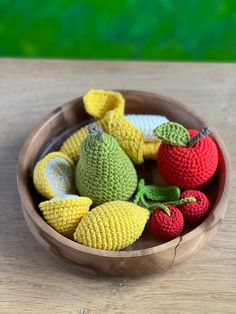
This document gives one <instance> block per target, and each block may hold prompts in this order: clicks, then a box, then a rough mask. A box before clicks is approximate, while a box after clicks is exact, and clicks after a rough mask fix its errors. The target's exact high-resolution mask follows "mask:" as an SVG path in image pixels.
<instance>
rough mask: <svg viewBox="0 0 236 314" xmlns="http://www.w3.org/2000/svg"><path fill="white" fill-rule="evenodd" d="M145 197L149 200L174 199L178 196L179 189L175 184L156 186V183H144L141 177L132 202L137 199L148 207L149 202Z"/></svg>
mask: <svg viewBox="0 0 236 314" xmlns="http://www.w3.org/2000/svg"><path fill="white" fill-rule="evenodd" d="M145 198H147V199H148V200H151V201H163V202H167V201H174V200H178V199H179V198H180V189H179V188H178V187H177V186H167V187H158V186H156V185H145V181H144V180H143V179H141V180H140V181H139V184H138V191H137V194H136V195H135V197H134V204H138V202H139V201H141V203H142V204H143V205H144V206H145V207H148V206H149V204H148V203H147V202H146V200H145Z"/></svg>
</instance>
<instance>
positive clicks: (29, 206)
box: [16, 89, 232, 258]
mask: <svg viewBox="0 0 236 314" xmlns="http://www.w3.org/2000/svg"><path fill="white" fill-rule="evenodd" d="M117 91H119V92H121V93H122V94H123V96H124V97H126V95H127V94H128V95H129V96H130V95H134V96H137V95H140V96H142V97H145V96H152V97H154V98H156V100H157V101H158V99H159V100H162V101H165V102H169V103H172V104H173V105H175V106H177V107H179V108H180V109H183V110H185V111H186V112H188V113H189V114H191V115H193V116H195V117H196V118H197V119H198V120H200V121H201V122H203V123H204V125H207V126H209V127H210V129H211V130H212V133H211V134H212V135H213V137H214V139H215V140H216V142H217V144H218V146H219V148H220V150H221V152H222V155H223V157H224V161H225V171H226V176H225V182H224V189H223V192H222V193H221V195H218V196H217V199H216V202H215V205H214V207H213V208H212V210H211V212H210V214H209V215H208V217H207V218H206V219H205V220H204V221H203V222H202V223H201V224H200V225H199V226H198V227H196V228H195V229H193V230H191V231H189V232H187V233H186V234H185V235H183V236H180V237H178V238H176V239H174V240H172V241H169V242H167V243H163V244H158V245H156V246H153V247H151V248H145V249H138V250H132V251H108V250H102V249H95V248H90V247H87V246H85V245H82V244H79V243H76V242H74V241H72V240H70V239H68V238H66V237H64V236H62V235H61V234H59V233H58V232H57V231H55V230H54V229H53V228H51V227H50V226H49V225H48V224H47V223H46V222H45V221H44V219H43V218H42V217H41V216H40V215H39V214H38V212H37V210H36V208H35V207H34V204H33V201H32V197H31V193H30V191H29V189H28V188H27V186H26V184H25V183H24V182H23V181H22V179H21V178H22V177H23V169H22V167H21V161H22V160H24V158H25V157H26V156H27V150H28V147H29V146H30V144H31V143H32V142H33V141H34V140H35V139H36V138H37V135H38V133H39V131H40V130H41V128H42V127H46V126H47V124H49V123H50V121H51V120H53V119H55V117H56V116H57V115H58V114H61V109H60V108H63V110H64V111H65V110H67V109H69V107H70V106H71V105H73V104H74V103H77V102H78V101H81V99H82V96H81V97H77V98H75V99H73V100H70V101H68V102H66V103H64V104H63V105H61V106H59V107H57V108H56V109H54V110H53V111H51V112H50V113H49V114H48V115H47V116H45V117H44V118H43V119H42V120H41V121H40V122H39V123H38V124H37V125H36V126H35V127H34V128H33V129H32V130H31V132H30V133H29V134H28V136H27V137H26V139H25V141H24V143H23V146H22V148H21V151H20V154H19V157H18V163H17V176H16V177H17V187H18V191H19V195H20V198H21V202H22V207H23V210H26V212H27V214H28V215H29V217H30V218H31V220H32V221H33V223H34V224H35V225H36V226H37V227H38V228H39V229H40V230H41V231H42V232H45V233H47V234H48V236H50V237H51V238H53V239H55V240H56V241H58V242H60V243H62V244H63V245H65V246H67V247H70V248H72V249H74V250H76V251H80V252H84V253H87V254H91V255H97V256H103V257H112V258H115V257H117V258H130V257H138V256H146V255H152V254H155V253H157V252H161V251H164V250H167V249H169V248H173V247H175V248H177V246H178V245H179V244H180V242H181V243H184V242H186V241H188V240H189V239H190V238H195V237H196V236H198V235H199V234H201V233H202V232H203V230H205V229H206V228H207V226H208V224H209V222H210V220H211V218H212V215H214V212H215V210H216V208H217V207H220V206H222V208H223V206H225V205H227V202H228V199H229V193H230V190H231V180H232V179H231V167H232V166H231V161H230V157H229V154H228V151H227V149H226V146H225V144H224V142H223V140H222V139H221V137H220V135H219V134H218V132H217V131H216V130H215V129H214V127H213V126H212V125H211V124H210V123H209V122H208V121H207V120H206V119H205V118H204V117H202V116H201V115H199V114H198V113H196V112H195V111H194V110H192V109H190V108H189V107H187V106H186V105H184V104H182V103H181V102H179V101H176V100H175V99H173V98H171V97H167V96H163V95H160V94H158V93H153V92H148V91H141V90H126V89H122V90H117ZM23 196H24V197H23ZM23 199H24V202H23ZM222 218H223V216H222V217H220V219H219V221H217V223H218V222H220V221H221V220H222ZM212 227H213V226H212Z"/></svg>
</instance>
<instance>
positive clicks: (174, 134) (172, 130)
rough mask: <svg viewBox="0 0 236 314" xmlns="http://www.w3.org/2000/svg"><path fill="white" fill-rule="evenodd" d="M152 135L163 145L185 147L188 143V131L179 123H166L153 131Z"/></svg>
mask: <svg viewBox="0 0 236 314" xmlns="http://www.w3.org/2000/svg"><path fill="white" fill-rule="evenodd" d="M153 133H154V135H155V136H157V137H158V138H159V139H161V140H163V141H164V142H165V143H168V144H172V145H176V146H187V144H188V142H189V141H190V136H189V133H188V131H187V130H186V129H185V128H184V127H183V126H182V125H181V124H179V123H176V122H166V123H163V124H161V125H160V126H159V127H157V128H156V129H155V130H154V131H153Z"/></svg>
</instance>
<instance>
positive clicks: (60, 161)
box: [33, 152, 75, 199]
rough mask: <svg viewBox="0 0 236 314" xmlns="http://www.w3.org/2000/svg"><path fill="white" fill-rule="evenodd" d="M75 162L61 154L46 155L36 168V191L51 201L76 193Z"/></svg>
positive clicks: (34, 176)
mask: <svg viewBox="0 0 236 314" xmlns="http://www.w3.org/2000/svg"><path fill="white" fill-rule="evenodd" d="M74 170H75V165H74V162H73V161H72V160H71V158H69V157H68V156H67V155H65V154H63V153H61V152H53V153H50V154H48V155H46V156H45V157H44V158H43V159H41V160H40V161H39V162H38V163H37V164H36V166H35V168H34V172H33V181H34V185H35V188H36V190H37V191H38V192H39V193H40V194H41V195H42V196H44V197H45V198H47V199H50V198H52V197H54V196H57V195H61V194H73V193H74V192H75V182H74V181H75V179H74Z"/></svg>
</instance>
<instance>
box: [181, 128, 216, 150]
mask: <svg viewBox="0 0 236 314" xmlns="http://www.w3.org/2000/svg"><path fill="white" fill-rule="evenodd" d="M210 133H211V130H210V128H209V127H204V128H203V129H202V130H201V131H200V132H199V133H198V134H197V135H195V136H194V137H192V138H191V139H190V141H189V142H188V145H187V146H188V147H193V146H194V145H195V144H196V143H197V142H198V141H200V140H201V139H202V138H203V137H205V136H207V135H208V134H210Z"/></svg>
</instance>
